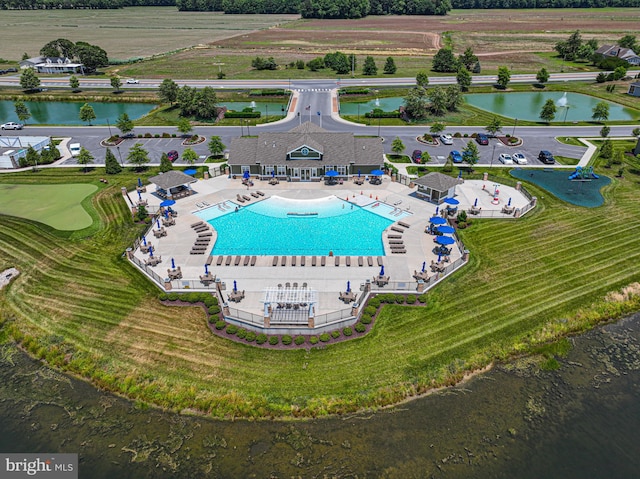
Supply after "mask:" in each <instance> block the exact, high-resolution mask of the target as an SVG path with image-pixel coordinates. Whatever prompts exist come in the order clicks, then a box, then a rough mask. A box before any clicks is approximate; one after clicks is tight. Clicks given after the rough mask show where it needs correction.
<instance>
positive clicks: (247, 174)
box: [242, 170, 251, 180]
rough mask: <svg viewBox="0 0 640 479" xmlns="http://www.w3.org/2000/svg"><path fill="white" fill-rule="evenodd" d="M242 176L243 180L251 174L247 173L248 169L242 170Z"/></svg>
mask: <svg viewBox="0 0 640 479" xmlns="http://www.w3.org/2000/svg"><path fill="white" fill-rule="evenodd" d="M242 177H243V178H244V179H245V180H248V179H249V177H251V174H250V173H249V170H244V173H242Z"/></svg>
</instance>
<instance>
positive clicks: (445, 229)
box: [436, 225, 456, 235]
mask: <svg viewBox="0 0 640 479" xmlns="http://www.w3.org/2000/svg"><path fill="white" fill-rule="evenodd" d="M436 231H437V232H438V233H440V234H443V235H450V234H453V233H455V232H456V229H455V228H454V227H453V226H449V225H442V226H438V227H436Z"/></svg>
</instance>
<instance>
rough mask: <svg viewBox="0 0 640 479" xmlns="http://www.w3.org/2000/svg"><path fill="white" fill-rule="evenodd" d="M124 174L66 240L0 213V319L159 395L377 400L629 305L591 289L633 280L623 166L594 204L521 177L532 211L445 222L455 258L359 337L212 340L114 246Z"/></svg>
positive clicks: (52, 174) (348, 406) (274, 412)
mask: <svg viewBox="0 0 640 479" xmlns="http://www.w3.org/2000/svg"><path fill="white" fill-rule="evenodd" d="M148 173H149V174H152V172H151V171H150V172H148ZM492 173H493V172H492ZM499 174H506V173H503V172H499ZM40 175H42V176H40ZM91 175H92V173H89V174H87V175H83V174H81V173H74V172H67V171H47V172H43V173H40V174H38V176H34V175H33V174H32V173H20V174H16V175H9V176H7V177H4V176H3V177H2V178H0V182H10V183H25V182H36V181H37V182H38V183H43V182H44V181H45V180H46V179H49V180H50V182H51V183H62V182H65V181H66V182H73V183H79V182H81V181H84V182H87V183H90V182H93V181H95V180H96V176H95V175H94V176H93V177H91ZM127 175H128V176H126V177H124V176H123V177H115V178H110V179H109V180H110V183H109V186H107V187H106V188H104V189H102V190H100V191H99V192H98V193H97V194H96V196H95V197H94V198H93V200H92V204H93V206H94V208H95V211H96V212H97V214H98V215H99V217H100V218H101V219H102V221H103V222H104V227H103V228H101V229H100V230H99V231H97V232H96V233H95V234H93V235H91V236H89V237H85V238H83V240H82V241H80V240H79V239H73V238H69V237H68V235H64V234H60V233H59V232H57V231H55V230H48V229H46V228H45V229H43V228H40V227H38V225H36V224H34V223H31V222H29V221H26V220H21V219H19V218H15V217H8V216H3V217H2V221H0V258H2V260H1V261H0V263H2V264H3V265H15V266H16V267H18V268H19V269H20V270H21V271H22V272H23V274H22V275H20V277H19V278H18V279H17V280H16V282H15V283H14V284H12V285H11V286H10V287H9V288H6V289H5V290H3V291H2V292H0V300H1V301H0V313H1V315H0V317H1V318H2V321H6V319H7V318H13V319H12V320H11V321H10V322H5V323H4V324H5V327H6V328H7V330H8V331H9V332H10V333H11V335H12V336H13V337H14V338H17V339H19V340H20V341H21V342H22V344H23V346H24V347H25V348H27V349H28V350H29V351H31V352H32V353H33V354H35V355H36V356H38V357H43V358H47V360H48V361H49V362H50V363H51V364H53V365H56V366H59V367H63V368H65V369H68V370H70V371H73V372H75V373H77V374H80V375H83V376H85V377H89V378H91V379H92V381H94V382H95V383H96V384H98V385H99V386H101V387H104V388H107V389H112V390H117V391H120V392H122V393H124V394H127V395H129V396H131V397H133V398H137V399H140V400H143V401H147V402H152V403H155V404H157V405H160V406H163V407H170V408H175V409H183V408H196V409H199V410H202V411H206V412H209V413H211V414H213V415H215V416H228V417H231V416H248V417H265V416H291V415H294V416H295V415H323V414H327V413H339V412H347V411H353V410H357V409H362V408H367V407H376V406H382V405H386V404H391V403H394V402H397V401H399V400H401V399H403V398H405V397H407V396H411V395H414V394H417V393H420V392H422V391H425V390H426V389H428V388H430V387H432V386H435V385H439V384H449V383H451V382H452V381H456V380H458V379H459V378H460V377H461V375H462V373H463V371H465V370H469V369H474V368H477V367H481V366H484V365H485V364H487V363H488V362H491V361H493V360H495V359H501V358H506V357H508V356H509V355H510V354H513V353H519V352H521V351H525V350H527V349H528V348H529V347H530V346H529V345H530V344H533V345H538V344H539V343H540V342H541V341H546V340H548V339H550V338H552V337H555V336H557V335H559V334H564V333H566V332H569V331H575V330H582V329H584V328H587V327H589V326H591V325H592V324H594V323H595V322H597V321H598V320H601V319H603V318H607V317H610V316H615V315H618V314H621V313H622V312H624V311H629V310H630V309H631V308H638V307H640V306H639V305H638V304H637V303H634V304H632V305H628V304H625V305H624V306H622V305H618V304H614V303H611V302H608V303H606V302H604V299H603V298H604V297H605V295H606V294H607V292H609V291H612V290H617V289H618V288H620V287H622V286H624V285H627V284H629V283H632V282H634V281H639V280H640V270H638V268H637V264H638V261H639V260H640V244H638V242H637V240H636V236H637V231H638V228H640V214H639V213H640V211H639V210H640V206H639V205H638V202H637V199H636V198H637V182H638V176H635V175H630V177H629V178H622V179H619V180H614V182H613V184H612V185H611V187H609V188H608V189H607V191H606V192H605V196H606V198H607V201H606V203H605V205H604V206H602V207H600V208H595V209H589V210H587V209H585V208H578V207H573V206H568V205H566V204H563V203H561V202H560V201H558V200H556V199H554V198H553V197H551V196H550V195H548V194H546V193H545V192H544V191H542V190H539V189H537V188H536V187H535V186H528V188H529V189H530V191H531V192H532V193H533V194H535V195H536V196H538V198H539V199H540V206H539V208H538V209H537V210H536V211H534V212H533V213H532V214H529V215H527V216H525V217H524V218H522V219H520V220H518V221H511V222H508V221H498V220H476V219H474V223H473V225H472V226H471V227H470V228H468V229H466V230H464V231H462V232H461V236H462V239H463V241H464V242H465V245H466V246H467V247H468V248H469V249H470V250H471V261H470V264H469V265H468V266H466V267H465V268H464V269H463V270H462V271H460V272H458V273H457V274H455V275H453V276H452V277H451V278H449V279H447V281H445V282H444V283H443V284H442V285H440V286H438V287H437V288H435V289H434V290H432V291H430V292H429V293H428V305H427V306H426V307H423V308H417V307H401V306H387V307H385V308H384V309H383V310H382V312H381V314H380V316H379V318H378V319H377V320H376V324H375V327H374V329H373V330H372V332H370V333H369V334H368V335H367V336H365V337H362V338H358V339H355V340H352V341H349V342H345V343H341V344H337V345H334V346H330V347H327V348H326V349H311V350H310V351H304V350H301V351H264V350H260V349H257V348H252V347H249V346H243V345H240V344H236V343H233V342H230V341H225V340H223V339H220V338H217V337H216V336H213V335H212V334H211V333H210V332H209V330H208V329H207V326H206V324H205V315H204V313H203V312H202V311H201V310H200V309H198V308H172V307H165V306H163V305H161V304H160V303H159V302H158V301H157V299H156V297H157V289H155V287H154V286H152V285H151V284H150V283H149V282H148V281H147V280H146V279H145V278H144V277H143V276H142V275H141V274H139V273H138V272H137V271H136V270H134V269H133V268H131V267H130V266H129V265H128V263H127V262H126V261H125V260H124V259H123V258H122V252H123V251H124V249H125V248H126V247H127V246H128V245H129V244H130V242H131V241H132V240H133V239H134V238H135V237H136V236H138V235H139V234H140V231H141V229H140V227H139V226H137V225H134V224H132V222H131V219H130V216H129V214H128V211H127V208H126V205H125V204H124V202H123V201H122V197H121V194H120V190H119V186H120V185H121V184H125V185H128V186H132V185H133V184H135V178H136V176H138V175H135V174H127ZM36 265H37V267H38V269H37V272H35V271H33V268H34V267H35V266H36ZM60 337H62V338H64V342H63V343H60Z"/></svg>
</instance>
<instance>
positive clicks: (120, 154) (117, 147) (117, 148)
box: [116, 146, 124, 168]
mask: <svg viewBox="0 0 640 479" xmlns="http://www.w3.org/2000/svg"><path fill="white" fill-rule="evenodd" d="M116 150H118V156H119V157H120V166H122V167H123V168H124V163H123V162H122V153H120V146H116Z"/></svg>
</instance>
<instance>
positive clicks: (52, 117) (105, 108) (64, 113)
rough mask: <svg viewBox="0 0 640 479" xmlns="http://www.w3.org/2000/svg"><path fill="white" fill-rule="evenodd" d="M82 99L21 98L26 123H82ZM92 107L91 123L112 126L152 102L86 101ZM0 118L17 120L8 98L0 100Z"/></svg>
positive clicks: (137, 115) (133, 116) (146, 108)
mask: <svg viewBox="0 0 640 479" xmlns="http://www.w3.org/2000/svg"><path fill="white" fill-rule="evenodd" d="M84 103H85V102H62V101H25V102H24V104H25V105H26V107H27V108H28V109H29V112H30V113H31V118H29V119H28V120H27V122H26V123H27V124H29V125H86V124H87V123H86V122H83V121H82V120H80V108H82V106H83V105H84ZM87 103H89V105H91V106H92V107H93V110H94V112H95V114H96V119H95V120H93V121H92V122H91V124H92V125H106V124H107V120H108V121H109V123H110V124H111V125H115V123H116V122H117V121H118V117H119V116H120V115H121V114H123V113H126V114H127V115H129V118H131V119H132V120H136V119H138V118H141V117H143V116H145V115H147V114H148V113H149V112H150V111H151V110H153V109H154V108H155V107H156V105H153V104H151V103H100V102H87ZM0 118H2V119H3V122H7V121H16V122H17V121H18V117H17V115H16V112H15V105H14V103H13V102H12V101H6V100H2V101H0Z"/></svg>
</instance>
